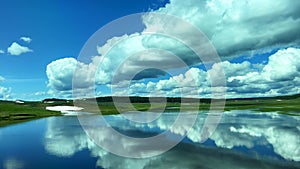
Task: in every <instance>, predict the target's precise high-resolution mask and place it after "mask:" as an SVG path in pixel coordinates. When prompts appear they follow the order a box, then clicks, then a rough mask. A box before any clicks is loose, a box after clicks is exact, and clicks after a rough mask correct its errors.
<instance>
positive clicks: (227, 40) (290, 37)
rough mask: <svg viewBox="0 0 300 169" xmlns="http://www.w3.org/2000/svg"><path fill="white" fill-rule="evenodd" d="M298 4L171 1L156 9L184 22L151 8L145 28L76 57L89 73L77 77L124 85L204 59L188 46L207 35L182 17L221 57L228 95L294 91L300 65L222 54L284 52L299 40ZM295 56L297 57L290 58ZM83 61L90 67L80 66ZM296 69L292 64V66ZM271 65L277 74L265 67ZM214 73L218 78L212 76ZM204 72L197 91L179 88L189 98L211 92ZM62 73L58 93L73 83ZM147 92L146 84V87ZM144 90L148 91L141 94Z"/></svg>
mask: <svg viewBox="0 0 300 169" xmlns="http://www.w3.org/2000/svg"><path fill="white" fill-rule="evenodd" d="M195 4H197V5H195ZM299 8H300V1H299V2H298V1H297V2H294V1H293V0H285V1H283V0H280V1H277V2H276V3H274V1H272V0H266V1H264V2H263V3H261V2H259V1H256V0H249V1H246V2H245V1H238V0H231V1H221V0H207V1H201V2H199V1H198V0H186V1H181V0H170V2H169V3H168V4H167V5H166V6H165V7H162V8H160V9H158V10H157V11H156V12H158V13H163V14H169V15H173V16H177V17H179V18H181V19H182V20H183V22H180V23H181V24H179V23H178V20H176V19H174V18H173V19H171V18H169V17H161V16H159V15H155V14H151V13H150V14H145V15H143V17H142V22H143V23H144V25H145V29H144V30H143V31H142V32H138V33H133V34H129V35H127V34H125V35H121V36H117V37H113V38H111V39H109V40H107V42H106V43H105V44H104V45H102V46H97V51H98V56H93V57H92V59H91V62H90V63H80V65H81V66H80V67H82V74H84V73H85V75H88V77H82V78H83V81H84V82H87V83H86V84H91V83H96V84H97V85H111V83H112V79H114V83H115V84H125V83H128V82H126V81H128V80H131V79H134V80H143V79H146V78H160V77H163V76H165V75H166V72H167V71H170V70H173V69H176V68H186V67H187V66H195V65H199V64H202V62H201V60H200V59H199V58H198V57H197V56H196V55H195V52H193V51H192V50H191V49H190V48H189V47H190V46H193V45H195V44H199V39H200V40H203V39H205V38H204V37H200V36H199V34H197V31H187V29H186V28H189V27H188V24H186V22H188V23H190V24H192V25H194V26H195V28H198V29H199V30H200V31H202V32H203V33H204V34H205V35H206V36H207V38H208V39H209V40H210V41H211V43H212V45H214V47H215V48H216V50H217V52H218V54H219V55H220V57H221V59H222V60H223V61H224V62H223V63H222V65H223V68H224V69H225V72H226V75H227V78H228V79H227V82H228V92H229V97H240V96H244V94H246V96H252V95H253V96H255V94H256V96H267V95H277V94H287V93H297V92H300V91H299V89H297V88H295V87H294V86H295V84H299V76H298V77H297V76H296V75H297V74H298V73H297V72H296V71H295V70H298V69H297V68H293V69H292V67H291V68H288V69H285V70H279V68H278V63H277V62H276V61H275V60H274V59H272V58H270V60H269V64H268V65H267V66H265V65H263V64H260V65H253V64H251V63H250V62H243V63H230V62H228V61H226V60H229V59H231V58H233V57H238V56H241V55H242V56H245V55H246V56H252V55H256V54H262V53H267V52H269V51H272V50H274V49H281V50H280V51H284V50H285V49H286V48H288V47H291V46H296V47H297V46H299V45H300V34H299V33H298V30H300V14H299V12H298V9H299ZM185 21H186V22H185ZM188 30H189V29H188ZM149 32H152V33H158V34H151V35H149V34H147V33H149ZM159 33H166V34H169V35H173V37H166V36H164V35H162V34H159ZM174 37H176V38H179V39H180V40H181V41H178V39H176V38H174ZM182 41H183V42H185V43H183V42H182ZM187 44H188V46H189V47H188V46H187ZM95 47H96V46H95ZM201 47H202V46H201ZM204 47H207V46H204ZM205 49H207V48H205ZM295 49H296V48H295ZM289 50H293V48H289ZM296 53H297V52H296ZM210 54H211V53H210ZM204 55H205V54H204ZM277 55H278V56H274V58H276V59H278V60H284V59H286V62H288V63H289V64H293V65H294V64H296V63H298V61H295V60H293V59H292V57H294V56H290V57H287V58H285V56H286V55H291V53H288V52H286V53H283V54H281V56H279V55H280V54H277ZM207 56H211V55H207ZM279 57H281V58H279ZM294 58H297V56H295V57H294ZM294 61H295V62H296V63H293V62H294ZM276 65H277V66H276ZM83 67H84V68H88V69H91V70H83ZM294 67H297V66H295V65H294ZM215 68H217V65H215ZM70 69H74V68H70ZM144 69H147V70H146V71H145V70H144ZM161 70H163V71H161ZM273 70H274V71H276V72H277V73H271V72H272V71H273ZM185 71H187V70H185ZM195 71H196V70H191V71H190V72H194V73H196V72H195ZM199 71H200V70H199ZM288 71H289V72H288ZM53 72H54V71H53ZM83 72H84V73H83ZM137 73H138V74H137ZM206 73H207V72H206ZM94 75H96V76H95V78H96V79H95V81H94V80H92V78H94ZM114 75H116V76H114ZM215 75H216V76H215V78H217V77H218V75H217V74H215ZM80 76H81V75H79V77H80ZM186 76H189V75H185V73H182V75H181V77H179V76H178V77H177V78H183V79H184V80H186V82H185V83H186V84H187V83H188V81H189V80H190V79H189V78H190V77H186ZM199 76H200V75H199ZM204 76H205V75H203V73H202V74H201V80H203V79H205V78H206V79H208V80H206V81H205V82H203V83H202V84H201V85H198V87H199V91H195V90H190V88H188V87H182V88H181V90H183V91H186V92H187V95H188V96H196V95H197V93H200V94H201V95H202V96H209V93H210V90H211V88H210V86H209V85H210V81H209V78H207V77H204ZM64 77H66V79H68V80H62V79H61V77H57V75H56V74H53V77H51V80H50V81H51V83H50V86H52V88H55V89H57V91H64V92H65V91H67V90H68V91H69V90H70V86H71V85H70V84H67V82H69V80H70V76H69V74H68V75H65V76H64ZM289 78H292V79H289ZM54 79H57V80H56V81H57V82H58V83H61V85H52V82H53V83H54V81H55V80H54ZM198 80H200V79H198ZM258 82H259V83H258ZM55 83H56V82H55ZM78 83H79V86H80V88H83V86H84V85H83V84H82V83H80V82H78ZM138 83H139V82H138ZM149 83H150V82H149ZM153 83H156V82H153ZM195 83H196V84H197V83H198V82H195ZM172 85H173V87H172ZM174 85H175V83H174V79H163V80H161V81H159V82H158V84H157V85H153V84H151V85H150V84H149V87H151V88H153V87H154V86H155V89H156V90H158V89H161V90H163V91H165V93H166V95H169V96H172V95H178V94H179V93H180V89H179V88H178V86H177V87H176V86H174ZM293 85H294V86H293ZM137 86H139V89H136V90H135V89H134V88H135V87H134V86H133V87H132V89H130V90H131V93H134V92H137V90H139V91H141V87H140V86H141V85H137ZM145 86H148V84H145ZM218 86H219V84H213V87H218ZM219 87H220V86H219ZM145 90H147V88H146V87H145ZM120 93H124V90H123V91H122V90H120ZM143 94H144V95H146V93H143Z"/></svg>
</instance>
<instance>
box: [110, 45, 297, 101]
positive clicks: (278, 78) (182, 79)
mask: <svg viewBox="0 0 300 169" xmlns="http://www.w3.org/2000/svg"><path fill="white" fill-rule="evenodd" d="M218 64H221V65H222V67H223V70H224V72H225V75H226V80H227V97H257V96H274V95H287V94H297V93H300V90H299V88H298V85H299V84H300V78H299V77H300V71H299V70H300V49H297V48H287V49H282V50H279V51H278V52H276V53H275V54H273V55H271V56H270V57H269V60H268V63H267V64H266V65H263V66H260V69H258V68H257V66H256V65H253V64H251V63H250V62H248V61H244V62H242V63H230V62H229V61H224V62H222V63H218ZM282 65H285V66H284V67H283V66H282ZM213 67H214V66H213ZM209 71H210V70H208V71H204V70H201V69H199V68H191V69H189V70H188V71H187V72H185V73H183V74H179V75H177V76H173V77H170V78H169V79H164V80H159V81H158V82H151V81H150V82H147V83H145V82H136V83H134V84H133V85H131V86H130V90H129V91H130V93H129V94H131V95H132V94H137V95H139V94H142V95H144V96H148V95H149V94H150V93H151V92H154V91H157V93H159V92H160V93H163V94H165V95H167V96H180V94H183V96H186V97H187V96H190V97H199V96H200V97H201V96H202V97H211V95H210V93H211V90H212V89H213V87H211V84H210V82H211V80H212V79H211V78H212V77H209V76H208V72H209ZM217 76H218V74H216V75H215V77H213V78H214V79H213V80H215V79H217ZM140 83H142V84H140ZM192 86H196V87H197V89H198V91H194V90H190V89H191V87H192ZM115 88H118V86H115ZM120 90H125V89H123V88H122V86H120ZM141 91H144V92H141ZM116 94H121V93H116Z"/></svg>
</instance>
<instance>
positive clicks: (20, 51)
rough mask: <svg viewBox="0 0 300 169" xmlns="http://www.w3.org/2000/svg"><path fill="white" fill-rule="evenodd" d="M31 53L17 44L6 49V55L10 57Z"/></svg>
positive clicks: (14, 43) (30, 50)
mask: <svg viewBox="0 0 300 169" xmlns="http://www.w3.org/2000/svg"><path fill="white" fill-rule="evenodd" d="M28 52H33V50H32V49H29V48H28V47H26V46H21V45H19V44H18V43H17V42H13V43H12V44H11V45H10V46H9V47H8V48H7V53H9V54H11V55H21V54H23V53H28Z"/></svg>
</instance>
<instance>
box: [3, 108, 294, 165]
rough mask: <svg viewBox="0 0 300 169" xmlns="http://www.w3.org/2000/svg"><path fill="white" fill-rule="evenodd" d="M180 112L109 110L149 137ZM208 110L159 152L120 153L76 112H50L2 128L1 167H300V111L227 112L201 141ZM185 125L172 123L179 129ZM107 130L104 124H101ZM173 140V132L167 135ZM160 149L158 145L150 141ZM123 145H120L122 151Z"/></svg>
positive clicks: (113, 119) (126, 128) (121, 126)
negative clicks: (137, 119)
mask: <svg viewBox="0 0 300 169" xmlns="http://www.w3.org/2000/svg"><path fill="white" fill-rule="evenodd" d="M177 115H178V114H177V113H166V114H163V115H162V116H161V117H160V118H158V119H157V120H155V121H153V122H151V123H147V124H141V123H134V122H130V121H128V120H126V119H125V118H123V117H122V116H120V115H112V116H105V119H106V121H107V122H109V124H110V125H111V126H113V128H114V129H116V130H117V131H118V132H120V133H122V134H125V135H128V136H131V137H139V138H142V137H151V136H155V135H157V134H159V133H161V132H163V131H165V130H168V129H169V128H170V127H171V126H172V124H173V122H174V119H176V117H177ZM205 117H206V114H205V113H202V114H200V115H199V116H198V118H197V121H196V123H195V125H194V127H193V128H192V129H191V130H189V132H188V133H187V135H186V137H185V138H184V140H183V141H182V142H181V143H180V144H178V145H177V146H175V147H174V148H172V149H171V150H169V151H168V152H166V153H163V154H161V155H159V156H155V157H151V158H144V159H132V158H124V157H119V156H117V155H114V154H111V153H108V152H106V151H105V150H103V149H102V148H100V147H99V146H97V145H96V144H95V143H94V142H93V141H92V140H90V139H89V138H88V136H87V135H86V134H85V132H84V130H83V129H82V127H81V125H80V123H79V121H78V119H77V117H76V116H63V117H50V118H45V119H40V120H36V121H31V122H27V123H22V124H17V125H12V126H8V127H4V128H0V168H3V169H54V168H59V169H69V168H72V169H77V168H78V169H89V168H111V169H142V168H162V169H163V168H172V169H173V168H174V169H175V168H176V169H177V168H178V169H185V168H186V169H189V168H191V169H201V168H203V169H216V168H217V169H248V168H249V169H253V168H256V169H259V168H262V169H263V168H264V169H289V168H290V169H297V168H300V117H296V116H286V115H279V114H276V113H254V112H251V111H246V110H244V111H230V112H225V113H224V115H223V117H222V120H221V123H220V124H219V126H218V127H217V130H216V131H215V132H214V134H213V135H212V136H211V137H210V138H209V139H208V140H207V141H205V142H204V143H199V135H200V132H201V129H202V125H203V122H204V119H205ZM183 129H184V127H183V128H178V129H173V130H172V132H173V133H174V134H176V135H181V134H182V133H184V132H182V130H183ZM103 130H105V125H104V126H103ZM102 133H103V135H101V140H102V141H103V142H105V143H107V144H116V143H117V144H118V145H115V146H120V149H121V150H122V148H124V150H125V149H126V150H127V151H140V149H139V147H138V146H139V145H135V144H130V143H128V142H122V140H121V139H120V140H118V141H117V142H116V140H115V139H116V138H112V137H111V136H110V135H105V132H102ZM168 139H170V140H172V138H168ZM149 149H150V151H156V150H155V146H153V147H152V146H149ZM121 150H120V151H121Z"/></svg>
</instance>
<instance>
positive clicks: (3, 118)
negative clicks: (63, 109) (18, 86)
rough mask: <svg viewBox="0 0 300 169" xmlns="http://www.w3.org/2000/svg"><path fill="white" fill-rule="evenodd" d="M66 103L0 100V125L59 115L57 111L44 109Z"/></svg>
mask: <svg viewBox="0 0 300 169" xmlns="http://www.w3.org/2000/svg"><path fill="white" fill-rule="evenodd" d="M63 104H66V103H62V102H61V103H59V102H58V103H54V104H45V103H42V102H24V103H22V104H19V103H15V102H10V101H0V127H1V126H6V125H8V124H15V123H19V122H25V121H29V120H33V119H38V118H43V117H49V116H58V115H61V113H60V112H57V111H49V110H46V106H51V105H63Z"/></svg>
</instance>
